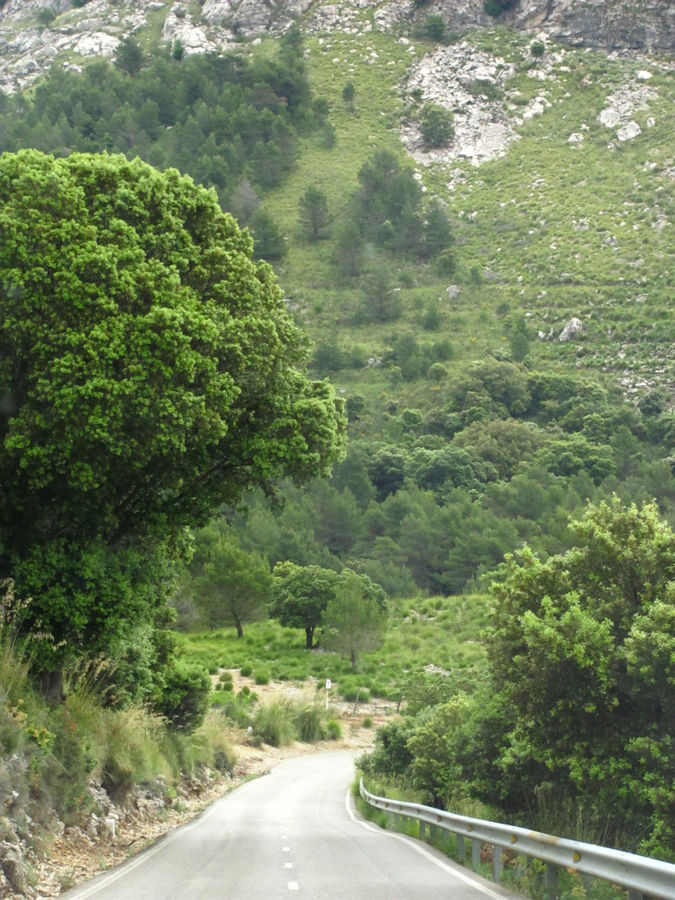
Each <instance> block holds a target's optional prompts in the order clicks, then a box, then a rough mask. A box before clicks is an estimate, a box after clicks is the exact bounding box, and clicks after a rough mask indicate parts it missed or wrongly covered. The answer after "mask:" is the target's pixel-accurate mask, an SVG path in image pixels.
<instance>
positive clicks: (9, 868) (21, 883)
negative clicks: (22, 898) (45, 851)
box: [0, 841, 28, 894]
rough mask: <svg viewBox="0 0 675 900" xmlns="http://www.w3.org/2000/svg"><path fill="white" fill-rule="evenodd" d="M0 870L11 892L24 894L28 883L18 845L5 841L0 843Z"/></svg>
mask: <svg viewBox="0 0 675 900" xmlns="http://www.w3.org/2000/svg"><path fill="white" fill-rule="evenodd" d="M0 868H2V871H3V872H4V874H5V878H6V879H7V881H8V883H9V885H10V887H11V888H12V890H13V891H16V892H17V893H18V894H25V893H26V891H27V889H28V883H27V881H26V870H25V868H24V865H23V854H22V853H21V849H20V848H19V846H18V845H16V844H10V843H8V842H6V841H2V842H1V843H0Z"/></svg>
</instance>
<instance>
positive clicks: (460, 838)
mask: <svg viewBox="0 0 675 900" xmlns="http://www.w3.org/2000/svg"><path fill="white" fill-rule="evenodd" d="M457 857H458V859H459V861H460V862H466V847H465V846H464V835H462V834H458V835H457Z"/></svg>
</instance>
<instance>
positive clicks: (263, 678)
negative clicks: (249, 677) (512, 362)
mask: <svg viewBox="0 0 675 900" xmlns="http://www.w3.org/2000/svg"><path fill="white" fill-rule="evenodd" d="M253 680H254V681H255V683H256V684H269V682H270V673H269V672H268V671H267V669H256V670H255V671H254V673H253Z"/></svg>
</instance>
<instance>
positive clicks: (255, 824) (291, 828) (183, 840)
mask: <svg viewBox="0 0 675 900" xmlns="http://www.w3.org/2000/svg"><path fill="white" fill-rule="evenodd" d="M353 778H354V762H353V754H351V753H349V752H336V753H320V754H313V755H311V756H302V757H298V758H295V759H288V760H286V761H284V762H282V763H280V764H279V765H278V766H277V767H276V768H275V769H273V770H272V772H271V773H270V774H269V775H267V776H265V777H264V778H259V779H257V780H256V781H249V782H247V783H246V784H244V785H242V786H241V787H239V788H237V789H236V790H235V791H233V792H232V793H231V794H228V795H227V796H226V797H223V798H222V799H221V800H219V801H218V802H217V803H215V804H214V805H213V806H211V807H209V809H208V810H206V812H204V813H203V814H202V815H201V816H200V817H199V818H198V819H196V820H195V821H193V822H191V823H190V824H189V825H185V826H183V827H181V828H178V829H176V830H175V831H172V832H171V833H170V834H169V835H168V836H167V837H165V838H164V839H162V840H161V841H160V842H159V843H158V844H155V846H154V847H152V848H151V849H150V850H147V851H146V852H145V853H142V854H140V855H139V856H137V857H134V858H133V859H132V860H130V861H129V862H127V863H125V864H124V865H122V866H119V867H118V868H116V869H113V870H112V871H110V872H106V873H105V874H103V875H99V876H97V877H96V878H94V879H93V880H92V881H89V882H87V883H86V884H84V885H81V886H80V887H78V888H76V889H75V890H72V891H70V892H69V893H67V894H65V895H64V896H65V897H67V898H68V900H85V898H95V900H281V898H283V900H293V898H294V897H298V898H300V897H305V898H311V900H403V898H416V900H437V898H438V900H440V898H443V900H447V898H453V900H504V898H506V897H514V895H513V894H511V893H510V892H508V891H506V890H504V889H502V888H500V887H498V886H496V885H493V884H490V883H488V882H485V881H483V880H482V879H480V878H479V877H478V876H476V875H474V874H473V873H470V872H468V871H467V870H465V869H461V868H460V867H458V866H455V865H454V864H453V863H450V862H449V861H448V860H447V859H445V857H443V856H442V855H441V854H440V853H438V852H437V851H435V850H433V849H431V848H430V847H428V846H426V845H424V844H422V843H421V842H419V841H414V840H411V839H410V838H406V837H403V836H401V835H395V834H392V833H390V832H385V831H382V830H381V829H380V828H377V827H375V826H373V825H370V824H369V823H367V822H364V821H363V820H361V819H359V818H358V817H357V816H356V815H355V813H354V810H353V806H352V803H351V799H350V796H349V785H350V783H351V781H352V780H353Z"/></svg>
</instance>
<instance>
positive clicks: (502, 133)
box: [401, 41, 518, 165]
mask: <svg viewBox="0 0 675 900" xmlns="http://www.w3.org/2000/svg"><path fill="white" fill-rule="evenodd" d="M513 73H514V66H513V65H512V64H510V63H506V62H505V61H504V60H503V59H501V58H500V57H495V56H492V55H491V54H489V53H487V52H485V51H483V50H479V49H477V48H475V47H472V46H470V45H469V44H468V43H465V42H464V41H462V42H460V43H457V44H453V45H451V46H450V47H440V48H439V49H438V50H437V51H436V52H435V53H431V54H428V55H427V56H424V57H423V58H422V59H420V60H419V61H418V62H415V63H414V64H413V66H412V67H411V70H410V73H409V76H408V80H407V84H406V86H405V90H406V93H407V94H410V95H415V93H418V94H419V96H421V98H422V101H423V102H427V101H430V102H432V103H435V104H436V105H438V106H443V107H445V108H446V109H448V110H450V111H452V113H453V115H454V138H453V140H452V143H451V145H450V147H448V148H446V147H443V148H440V149H438V150H425V149H424V146H423V142H422V139H421V136H420V133H419V130H418V123H416V122H415V121H410V122H409V123H407V124H406V125H405V126H404V128H403V129H402V132H401V137H402V140H403V143H404V144H405V145H406V147H407V149H408V152H409V153H410V154H411V156H413V158H414V159H415V160H416V161H417V162H420V163H422V164H424V165H428V164H429V163H433V162H445V163H447V162H451V161H452V160H455V159H467V160H469V161H470V162H471V163H472V164H473V165H480V163H482V162H486V161H487V160H489V159H495V158H497V157H498V156H503V155H504V154H505V153H506V151H507V149H508V147H509V144H510V143H511V142H512V141H514V140H516V139H517V137H518V135H517V133H516V131H515V129H514V127H513V123H512V122H510V121H509V119H508V117H507V115H506V111H505V108H504V104H503V102H501V99H499V100H496V99H494V92H496V93H497V94H498V95H499V96H501V94H502V92H503V88H504V85H505V83H506V82H507V80H508V79H509V78H510V77H511V76H512V75H513Z"/></svg>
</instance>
